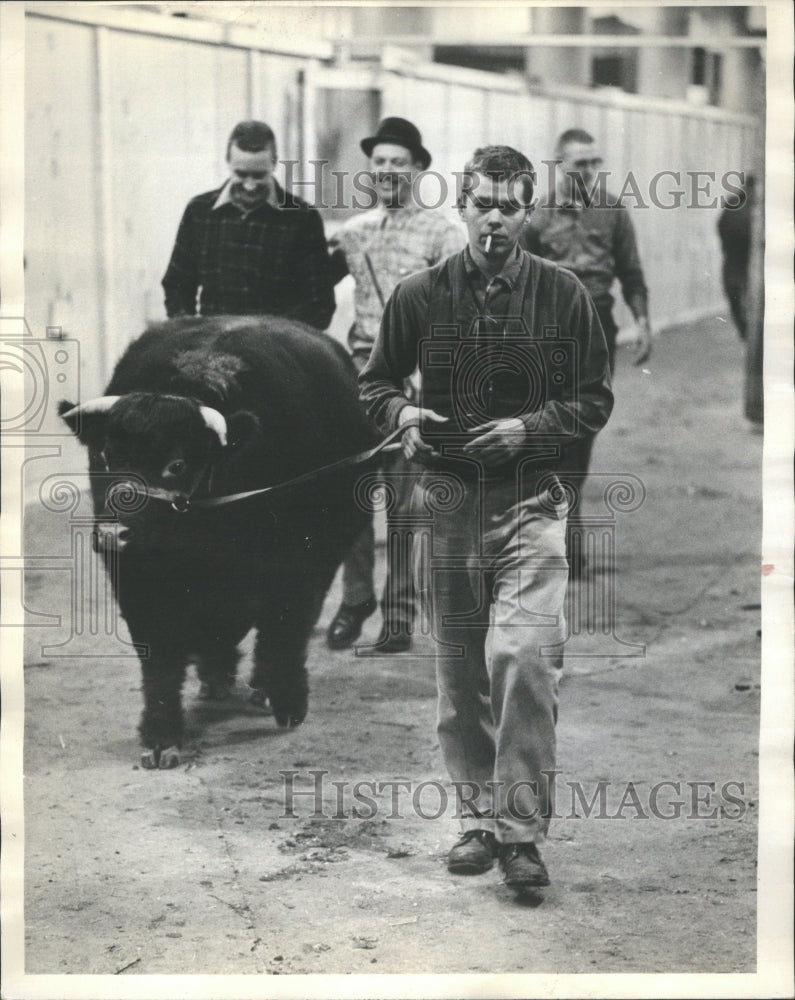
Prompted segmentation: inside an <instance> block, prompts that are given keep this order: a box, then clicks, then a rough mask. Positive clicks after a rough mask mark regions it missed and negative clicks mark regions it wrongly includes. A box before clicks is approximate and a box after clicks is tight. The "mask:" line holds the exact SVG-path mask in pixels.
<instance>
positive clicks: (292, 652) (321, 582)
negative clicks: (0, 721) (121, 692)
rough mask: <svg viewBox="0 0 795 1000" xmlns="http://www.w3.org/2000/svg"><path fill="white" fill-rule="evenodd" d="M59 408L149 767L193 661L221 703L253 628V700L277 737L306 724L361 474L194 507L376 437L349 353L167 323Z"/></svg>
mask: <svg viewBox="0 0 795 1000" xmlns="http://www.w3.org/2000/svg"><path fill="white" fill-rule="evenodd" d="M59 412H60V413H61V415H62V416H63V418H64V419H65V420H66V422H67V423H68V425H69V426H70V428H71V429H72V430H73V431H74V432H75V433H76V434H77V435H78V437H79V439H80V441H81V442H82V443H83V444H84V445H86V446H87V448H88V452H89V472H90V477H91V484H92V492H93V501H94V514H95V518H96V530H97V537H98V538H99V539H100V544H101V546H102V551H103V553H104V554H105V557H106V566H107V568H108V570H109V572H110V573H111V576H112V582H113V587H114V592H115V594H116V598H117V601H118V604H119V607H120V610H121V613H122V615H123V616H124V619H125V620H126V622H127V625H128V627H129V630H130V634H131V637H132V640H133V642H134V643H136V644H140V645H141V646H142V647H143V649H142V651H141V665H142V670H143V693H144V709H143V715H142V717H141V723H140V726H139V731H140V734H141V741H142V744H143V746H144V747H145V750H144V753H143V756H142V761H143V763H144V765H145V766H147V767H161V768H163V767H174V766H176V765H177V764H178V763H179V759H180V757H179V748H180V746H181V743H182V738H183V721H182V698H181V689H182V684H183V681H184V677H185V670H186V666H187V664H188V663H189V662H190V661H195V662H196V664H197V669H198V674H199V679H200V681H201V685H202V687H201V691H202V694H203V695H204V696H206V697H214V696H222V695H223V694H225V693H226V692H227V691H228V690H229V688H230V687H231V685H232V684H233V683H234V678H235V670H236V666H237V660H238V655H239V654H238V649H237V645H238V643H239V642H240V640H241V639H242V638H243V637H244V636H245V635H246V634H247V633H248V631H249V630H250V629H251V628H254V629H256V632H257V637H256V643H255V648H254V666H253V671H252V676H251V682H250V683H251V686H252V687H253V688H254V689H255V698H258V699H259V700H260V701H261V702H262V703H263V704H264V700H265V699H266V698H267V699H268V700H269V702H270V705H271V708H272V710H273V714H274V716H275V718H276V721H277V723H278V724H279V725H280V726H294V725H298V724H299V723H300V722H302V721H303V719H304V717H305V715H306V711H307V698H308V683H307V674H306V653H307V642H308V639H309V635H310V633H311V631H312V628H313V627H314V625H315V623H316V621H317V617H318V615H319V613H320V610H321V607H322V604H323V599H324V597H325V595H326V593H327V591H328V588H329V586H330V585H331V582H332V580H333V578H334V574H335V572H336V570H337V567H338V566H339V564H340V562H341V560H342V558H343V556H344V554H345V552H346V550H347V548H348V546H349V545H350V543H351V541H352V540H353V539H354V537H355V536H356V534H357V533H358V532H359V531H360V530H361V527H362V526H363V524H364V519H365V517H366V515H365V514H364V513H363V512H362V511H361V510H360V509H359V508H358V506H357V504H356V502H355V499H354V484H355V481H356V478H357V477H358V476H359V475H361V472H362V469H361V467H359V468H353V469H350V468H349V469H346V470H345V471H343V472H340V473H337V474H333V473H332V474H324V475H323V476H321V477H320V478H319V479H317V480H316V481H314V482H312V483H310V484H309V485H306V484H303V485H300V486H296V487H295V488H288V489H287V490H285V491H282V492H277V493H275V494H274V495H273V496H272V497H269V496H268V495H266V496H264V497H263V496H259V497H252V498H249V499H244V500H239V501H237V502H234V503H229V504H224V505H221V506H217V507H212V506H207V507H203V506H202V503H201V501H202V500H203V499H206V498H209V497H219V496H227V495H230V494H235V493H238V492H245V491H248V490H256V489H259V488H262V487H266V486H271V485H273V484H275V483H280V482H284V481H287V480H289V479H291V478H293V477H295V476H299V475H301V474H302V473H305V472H307V471H309V470H312V469H317V468H320V467H321V466H324V465H327V464H329V463H332V462H334V461H335V460H337V459H340V458H343V457H345V456H347V455H351V454H354V453H357V452H359V451H362V450H363V449H365V448H368V447H370V446H371V445H372V444H373V441H374V433H373V429H372V427H371V426H370V424H369V422H368V420H367V418H366V416H365V414H364V411H363V410H362V408H361V405H360V403H359V400H358V394H357V387H356V376H355V372H354V369H353V366H352V364H351V363H350V360H349V358H348V356H347V354H346V353H345V351H344V350H343V348H342V347H341V346H340V345H339V344H337V343H336V342H335V341H333V340H331V339H330V338H329V337H327V336H325V335H322V334H319V333H317V332H315V331H312V330H310V329H309V328H308V327H304V326H302V325H301V324H297V323H293V322H290V321H287V320H283V319H277V318H274V317H245V318H243V317H240V318H230V317H218V318H212V319H199V318H185V319H179V320H172V321H169V322H167V323H164V324H162V325H159V326H156V327H153V328H152V329H150V330H148V331H147V332H146V333H144V334H143V335H142V336H141V337H139V338H138V339H137V340H136V341H134V342H133V343H132V344H131V345H130V347H129V348H128V349H127V351H126V352H125V354H124V356H123V357H122V358H121V360H120V361H119V363H118V365H117V366H116V369H115V372H114V374H113V377H112V379H111V381H110V383H109V385H108V387H107V390H106V395H105V396H104V397H102V398H101V399H98V400H92V401H89V402H87V403H84V404H83V405H82V406H80V407H73V406H72V404H70V403H65V402H64V403H61V404H60V406H59ZM186 500H188V502H189V503H190V501H191V500H192V501H193V505H191V506H189V509H188V510H187V511H184V512H180V510H179V509H176V508H179V507H184V506H185V501H186ZM111 529H112V533H111ZM109 535H110V537H109ZM111 539H112V547H109V542H110V541H111ZM111 553H112V558H111Z"/></svg>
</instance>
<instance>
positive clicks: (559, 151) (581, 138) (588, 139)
mask: <svg viewBox="0 0 795 1000" xmlns="http://www.w3.org/2000/svg"><path fill="white" fill-rule="evenodd" d="M570 142H581V143H582V144H583V145H585V146H590V145H592V144H593V143H594V142H596V139H594V137H593V136H592V135H591V133H590V132H586V131H585V129H584V128H567V129H566V131H565V132H562V133H561V134H560V136H559V138H558V144H557V146H556V147H555V155H556V156H557V157H558V158H559V159H562V158H563V150H564V148H565V147H566V146H568V144H569V143H570Z"/></svg>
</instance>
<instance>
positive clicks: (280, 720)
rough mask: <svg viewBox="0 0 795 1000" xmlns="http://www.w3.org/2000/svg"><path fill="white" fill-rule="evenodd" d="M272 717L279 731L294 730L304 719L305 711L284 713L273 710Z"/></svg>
mask: <svg viewBox="0 0 795 1000" xmlns="http://www.w3.org/2000/svg"><path fill="white" fill-rule="evenodd" d="M273 717H274V718H275V719H276V725H277V726H279V727H280V728H281V729H295V728H296V726H300V725H301V723H302V722H303V721H304V719H305V718H306V710H304V711H302V712H284V713H282V712H277V711H275V710H274V713H273Z"/></svg>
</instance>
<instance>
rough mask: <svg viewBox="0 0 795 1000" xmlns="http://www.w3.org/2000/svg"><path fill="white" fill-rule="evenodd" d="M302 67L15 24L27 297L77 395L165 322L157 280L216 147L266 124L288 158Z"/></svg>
mask: <svg viewBox="0 0 795 1000" xmlns="http://www.w3.org/2000/svg"><path fill="white" fill-rule="evenodd" d="M309 62H310V61H309V60H305V59H301V58H298V57H292V56H282V55H275V54H270V53H262V52H257V51H252V50H246V49H241V48H238V47H231V46H224V45H215V44H207V43H202V42H197V41H192V40H189V39H184V38H171V37H156V36H152V35H144V34H137V33H135V32H129V31H121V30H116V29H114V28H112V27H106V26H93V25H83V24H79V23H73V22H69V21H59V20H57V19H52V18H44V17H37V16H35V15H29V16H28V17H27V18H26V70H25V75H26V80H25V84H26V142H25V147H26V166H25V174H26V204H25V228H26V232H25V263H26V271H25V301H26V316H27V319H28V323H29V324H30V326H31V329H32V330H34V331H35V332H36V334H37V335H41V334H43V332H44V329H45V328H46V327H52V326H55V327H61V328H62V329H63V331H64V332H65V333H68V334H69V336H72V337H76V338H77V339H78V340H79V341H80V344H81V382H82V394H83V396H86V395H91V394H95V393H97V392H99V391H101V390H102V388H103V385H104V382H105V381H106V379H107V376H108V375H109V373H110V371H111V369H112V367H113V364H114V362H115V361H116V359H117V358H118V356H119V355H120V353H121V352H122V350H123V349H124V347H125V346H126V344H127V343H129V341H130V340H131V339H132V338H133V337H134V336H136V335H137V334H138V333H140V332H141V331H142V330H143V328H144V327H145V325H146V324H147V323H148V322H149V321H151V320H157V319H162V318H164V317H165V312H164V309H163V294H162V288H161V286H160V281H161V279H162V277H163V273H164V271H165V269H166V265H167V263H168V258H169V255H170V253H171V248H172V246H173V243H174V236H175V234H176V231H177V226H178V224H179V220H180V217H181V214H182V211H183V209H184V207H185V205H186V203H187V202H188V200H189V199H190V198H191V197H192V196H193V195H195V194H198V193H199V192H200V191H207V190H209V189H211V188H214V187H216V186H218V185H219V184H220V183H222V182H223V180H224V179H225V177H226V165H225V152H226V141H227V137H228V135H229V132H230V130H231V129H232V127H233V126H234V124H235V123H236V122H237V121H239V120H240V119H242V118H246V117H249V116H255V117H261V118H264V119H266V120H267V121H269V122H270V123H271V124H272V126H273V128H274V130H275V132H276V135H277V138H278V140H279V155H280V156H282V157H292V158H294V159H298V158H300V156H301V155H302V152H301V141H302V135H301V90H300V79H299V73H300V71H301V70H302V69H303V68H304V67H305V66H306V65H308V64H309Z"/></svg>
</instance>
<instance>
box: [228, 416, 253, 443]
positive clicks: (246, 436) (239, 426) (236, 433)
mask: <svg viewBox="0 0 795 1000" xmlns="http://www.w3.org/2000/svg"><path fill="white" fill-rule="evenodd" d="M260 430H261V425H260V422H259V418H258V417H257V415H256V414H254V413H251V411H250V410H238V411H237V412H236V413H230V414H229V416H228V417H227V418H226V432H227V439H228V442H229V447H230V448H242V447H244V446H245V445H247V444H248V443H249V442H250V441H251V440H252V439H253V438H255V437H256V436H257V435H258V434H259V432H260Z"/></svg>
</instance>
